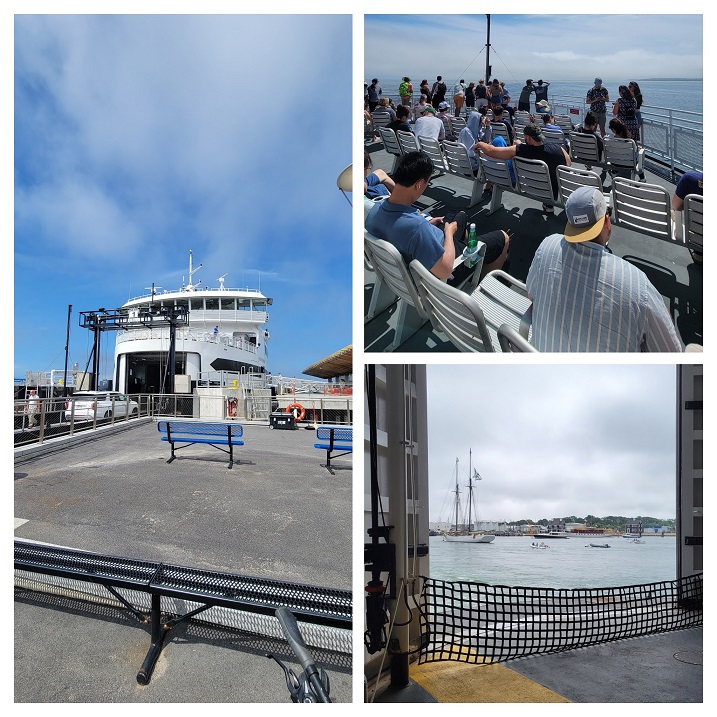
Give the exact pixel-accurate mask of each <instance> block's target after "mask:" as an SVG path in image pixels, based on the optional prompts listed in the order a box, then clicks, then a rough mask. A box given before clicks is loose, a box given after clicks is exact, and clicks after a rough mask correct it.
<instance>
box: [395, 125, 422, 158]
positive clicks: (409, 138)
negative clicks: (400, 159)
mask: <svg viewBox="0 0 717 717" xmlns="http://www.w3.org/2000/svg"><path fill="white" fill-rule="evenodd" d="M396 138H397V139H398V143H399V145H401V150H402V151H403V153H404V154H407V153H408V152H418V150H419V149H421V147H420V146H419V144H418V140H417V139H416V135H415V134H413V132H402V131H401V130H398V132H396Z"/></svg>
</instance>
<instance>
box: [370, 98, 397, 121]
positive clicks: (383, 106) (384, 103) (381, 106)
mask: <svg viewBox="0 0 717 717" xmlns="http://www.w3.org/2000/svg"><path fill="white" fill-rule="evenodd" d="M385 114H388V115H390V117H391V120H395V119H396V111H395V110H394V109H393V108H392V107H391V106H390V103H389V99H388V97H381V99H379V101H378V105H377V106H376V108H375V109H374V110H373V111H372V112H371V116H372V117H378V116H380V115H385Z"/></svg>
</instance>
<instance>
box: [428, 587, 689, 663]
mask: <svg viewBox="0 0 717 717" xmlns="http://www.w3.org/2000/svg"><path fill="white" fill-rule="evenodd" d="M421 602H422V609H421V633H422V645H421V650H420V655H419V662H421V663H423V662H433V661H437V660H456V661H460V662H469V663H474V664H482V663H485V664H488V663H495V662H504V661H506V660H511V659H515V658H518V657H526V656H528V655H538V654H546V653H550V652H561V651H563V650H571V649H575V648H578V647H586V646H588V645H596V644H598V643H602V642H608V641H611V640H620V639H623V638H627V637H638V636H640V635H650V634H654V633H658V632H667V631H669V630H679V629H683V628H687V627H695V626H698V625H701V624H702V575H701V574H699V575H694V576H690V577H687V578H682V579H681V580H676V581H667V582H658V583H649V584H646V585H631V586H627V587H613V588H585V589H553V588H528V587H508V586H504V585H487V584H485V583H468V582H447V581H443V580H435V579H432V578H425V582H424V587H423V594H422V600H421Z"/></svg>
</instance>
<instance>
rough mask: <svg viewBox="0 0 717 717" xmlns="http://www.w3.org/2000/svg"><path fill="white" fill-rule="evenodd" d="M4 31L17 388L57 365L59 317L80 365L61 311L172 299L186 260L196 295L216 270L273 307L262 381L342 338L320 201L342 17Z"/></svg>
mask: <svg viewBox="0 0 717 717" xmlns="http://www.w3.org/2000/svg"><path fill="white" fill-rule="evenodd" d="M65 9H67V8H65ZM165 9H166V6H165ZM184 9H187V8H186V7H185V8H184ZM196 9H197V8H195V10H196ZM225 9H227V10H228V11H230V12H231V11H232V10H236V8H235V7H234V8H233V7H232V6H225ZM175 11H180V8H177V9H175ZM6 18H7V19H9V21H10V23H12V22H13V18H12V16H8V14H7V13H5V12H4V13H3V21H5V19H6ZM13 29H14V62H15V67H14V73H15V74H14V98H15V136H14V152H15V165H14V166H15V175H14V179H15V181H14V184H15V186H14V202H15V213H14V220H15V226H14V229H15V369H14V371H15V376H19V377H24V373H25V371H26V370H28V369H30V370H35V371H40V370H47V369H51V368H62V365H63V363H64V345H65V330H66V319H67V307H68V304H72V306H73V312H74V313H73V319H72V329H71V339H70V360H71V362H74V361H77V362H79V363H80V365H81V367H84V365H85V362H86V360H87V355H88V351H89V347H90V346H91V341H90V339H89V332H88V331H87V330H85V329H80V328H79V327H78V325H77V319H78V313H79V312H80V311H91V310H96V309H98V308H100V307H105V308H116V307H118V306H120V305H121V304H122V303H124V302H125V301H127V299H128V298H130V297H134V296H138V295H141V294H146V293H148V291H147V289H148V288H149V287H151V285H152V284H153V283H154V284H156V285H158V286H161V287H163V288H164V289H178V288H179V287H180V285H181V284H182V278H183V277H185V278H186V279H188V278H189V277H188V257H189V250H190V249H191V250H193V253H194V265H195V267H196V266H197V265H198V264H199V263H202V264H203V266H204V268H203V269H202V270H201V271H200V272H199V273H197V274H196V275H195V277H194V280H195V281H196V280H197V279H200V280H202V284H203V285H204V286H206V287H218V285H219V282H218V278H219V277H220V276H222V275H225V274H226V275H227V276H226V280H225V283H226V286H227V287H232V288H233V287H237V288H238V287H246V286H248V287H249V288H260V289H261V290H262V291H263V293H264V294H265V295H267V296H269V297H272V298H273V299H274V304H273V307H271V309H270V321H269V324H268V325H267V329H268V330H269V332H270V334H271V337H272V338H271V341H270V343H269V370H271V371H272V372H274V373H282V374H284V375H285V376H292V375H300V374H301V372H302V370H303V369H304V368H305V367H307V366H309V365H310V364H312V363H314V362H315V361H318V360H319V359H321V358H323V357H325V356H327V355H329V354H331V353H333V352H335V351H337V350H339V349H342V348H344V347H345V346H347V345H348V344H350V343H351V338H352V337H351V320H350V319H351V253H352V252H351V208H350V206H349V205H348V203H347V202H346V199H345V198H344V197H343V195H342V194H341V193H340V192H339V190H338V188H337V186H336V179H337V177H338V175H339V173H340V172H341V171H342V170H343V169H344V168H345V167H346V166H347V165H348V164H350V163H351V159H352V158H351V102H350V98H351V94H352V93H351V82H350V80H351V63H352V38H351V16H350V15H296V16H289V15H265V16H261V15H16V16H15V18H14V28H13ZM10 38H13V35H12V33H11V34H10ZM328 68H330V70H329V69H328ZM322 78H323V81H324V86H325V87H327V86H330V87H331V101H330V105H329V104H326V105H325V107H326V114H325V115H324V116H323V119H324V121H322V123H321V129H320V131H319V130H318V129H317V125H316V122H317V114H316V113H315V112H314V111H313V109H312V103H313V102H317V101H319V100H320V99H322V92H321V91H320V89H319V86H320V85H319V83H321V82H322ZM12 91H13V89H12V88H10V92H12ZM10 98H11V96H6V100H9V99H10ZM323 99H326V98H323ZM5 106H6V107H10V106H11V104H10V101H7V102H6V103H5ZM329 110H330V114H329ZM322 307H324V308H326V307H330V310H329V311H328V313H327V311H326V310H323V311H322V310H321V308H322ZM327 326H330V330H329V331H327ZM39 337H41V340H38V338H39ZM103 340H104V339H103ZM109 344H111V345H112V346H113V345H114V338H113V337H108V338H107V339H106V345H109ZM111 372H112V352H111V351H110V352H109V356H108V358H106V359H105V360H104V361H103V364H102V375H103V376H107V375H111Z"/></svg>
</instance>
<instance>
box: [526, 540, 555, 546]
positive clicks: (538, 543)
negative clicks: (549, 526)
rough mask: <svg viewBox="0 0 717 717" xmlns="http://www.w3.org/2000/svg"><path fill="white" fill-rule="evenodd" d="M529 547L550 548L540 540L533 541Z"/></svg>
mask: <svg viewBox="0 0 717 717" xmlns="http://www.w3.org/2000/svg"><path fill="white" fill-rule="evenodd" d="M530 547H531V548H549V547H550V546H549V545H546V544H545V543H544V542H543V541H542V540H541V541H540V542H538V541H537V540H534V541H533V542H532V543H531V544H530Z"/></svg>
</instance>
